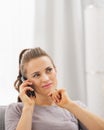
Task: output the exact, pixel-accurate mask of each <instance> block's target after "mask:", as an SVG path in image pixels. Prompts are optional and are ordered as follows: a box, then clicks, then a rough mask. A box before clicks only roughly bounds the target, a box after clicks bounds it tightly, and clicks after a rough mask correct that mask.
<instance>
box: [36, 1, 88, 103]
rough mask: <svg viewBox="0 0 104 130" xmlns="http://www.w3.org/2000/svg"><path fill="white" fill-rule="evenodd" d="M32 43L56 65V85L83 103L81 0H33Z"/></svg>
mask: <svg viewBox="0 0 104 130" xmlns="http://www.w3.org/2000/svg"><path fill="white" fill-rule="evenodd" d="M35 5H36V6H35V32H34V41H35V43H34V45H35V46H41V47H43V48H44V49H46V50H47V51H48V52H49V54H50V55H51V56H52V57H53V59H54V60H55V63H56V67H57V70H58V71H57V73H58V78H59V87H65V88H66V89H67V91H68V93H69V95H70V97H71V98H72V99H75V100H77V99H78V100H82V101H83V102H85V103H86V84H85V71H84V70H85V62H84V44H83V43H84V38H83V37H84V36H83V34H84V33H83V31H84V30H83V14H82V6H81V1H80V0H77V1H75V0H70V1H69V0H36V1H35Z"/></svg>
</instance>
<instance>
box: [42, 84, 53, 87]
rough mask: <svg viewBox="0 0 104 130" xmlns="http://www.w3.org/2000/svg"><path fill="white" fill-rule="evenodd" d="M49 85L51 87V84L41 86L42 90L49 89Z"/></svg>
mask: <svg viewBox="0 0 104 130" xmlns="http://www.w3.org/2000/svg"><path fill="white" fill-rule="evenodd" d="M51 85H52V83H48V84H45V85H43V86H42V88H50V87H51Z"/></svg>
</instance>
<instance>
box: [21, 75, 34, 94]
mask: <svg viewBox="0 0 104 130" xmlns="http://www.w3.org/2000/svg"><path fill="white" fill-rule="evenodd" d="M24 80H27V78H25V77H24V76H22V81H24ZM28 87H31V88H33V89H34V87H33V85H28ZM26 94H27V96H28V97H31V96H35V97H36V94H35V89H34V91H31V90H27V91H26Z"/></svg>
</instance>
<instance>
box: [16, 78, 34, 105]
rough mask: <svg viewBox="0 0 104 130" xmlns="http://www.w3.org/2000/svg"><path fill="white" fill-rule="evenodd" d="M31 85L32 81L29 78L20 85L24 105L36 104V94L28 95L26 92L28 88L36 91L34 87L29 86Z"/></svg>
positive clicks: (20, 95)
mask: <svg viewBox="0 0 104 130" xmlns="http://www.w3.org/2000/svg"><path fill="white" fill-rule="evenodd" d="M29 85H32V82H30V81H29V80H25V81H24V82H23V83H22V84H21V85H20V87H19V92H20V94H19V97H20V98H21V100H22V102H23V103H24V105H27V106H34V105H35V96H31V97H28V96H27V94H26V92H27V91H28V90H30V91H34V89H33V88H31V87H29Z"/></svg>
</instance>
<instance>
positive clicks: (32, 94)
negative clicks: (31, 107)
mask: <svg viewBox="0 0 104 130" xmlns="http://www.w3.org/2000/svg"><path fill="white" fill-rule="evenodd" d="M28 87H31V88H33V87H32V86H30V85H29V86H28ZM26 94H27V96H28V97H31V96H35V97H36V94H35V90H34V91H31V90H27V91H26Z"/></svg>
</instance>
